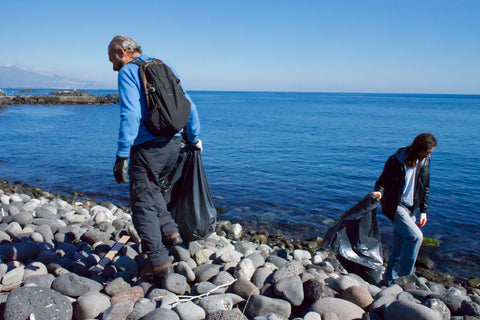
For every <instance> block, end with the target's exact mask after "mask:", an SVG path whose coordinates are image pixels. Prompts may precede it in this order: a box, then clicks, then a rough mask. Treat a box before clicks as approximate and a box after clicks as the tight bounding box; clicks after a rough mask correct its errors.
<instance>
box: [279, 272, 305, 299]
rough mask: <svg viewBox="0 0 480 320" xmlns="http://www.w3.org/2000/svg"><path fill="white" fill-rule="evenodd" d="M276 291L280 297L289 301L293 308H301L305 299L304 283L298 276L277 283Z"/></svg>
mask: <svg viewBox="0 0 480 320" xmlns="http://www.w3.org/2000/svg"><path fill="white" fill-rule="evenodd" d="M274 291H275V294H276V295H277V296H278V297H280V298H283V299H285V300H287V301H288V302H290V303H291V304H292V305H293V306H297V307H298V306H300V305H301V304H302V302H303V299H304V293H303V283H302V280H301V279H300V277H299V276H297V275H295V276H292V277H289V278H284V279H281V280H279V281H277V282H275V284H274Z"/></svg>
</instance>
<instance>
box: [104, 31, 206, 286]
mask: <svg viewBox="0 0 480 320" xmlns="http://www.w3.org/2000/svg"><path fill="white" fill-rule="evenodd" d="M108 56H109V59H110V61H111V62H112V64H113V70H114V71H117V72H118V93H119V100H120V130H119V136H118V149H117V160H116V162H115V166H114V170H113V171H114V176H115V180H116V181H117V183H122V182H123V183H127V182H130V183H129V187H130V201H131V208H132V220H133V224H134V226H135V229H136V230H137V232H138V234H139V236H140V238H141V239H142V251H143V252H144V253H146V254H147V255H148V263H147V265H146V267H145V268H143V269H142V271H141V272H140V277H142V278H143V279H147V280H150V279H159V278H161V277H163V276H164V275H165V274H166V273H168V272H171V270H172V263H171V261H170V258H169V256H168V250H167V248H166V246H172V245H175V244H179V243H181V242H182V239H181V237H180V235H179V233H178V229H177V225H176V224H175V222H174V221H173V219H172V217H171V216H170V213H169V212H168V210H167V204H166V202H165V198H164V196H163V193H162V192H163V191H164V190H165V188H167V186H166V184H165V183H166V178H167V176H168V174H169V173H170V172H171V171H172V169H173V168H174V166H175V163H176V161H177V158H178V155H179V152H180V142H181V137H180V133H177V134H176V135H175V136H173V137H158V136H155V135H153V134H152V133H150V132H149V131H148V129H147V128H146V127H145V124H144V123H143V120H144V119H145V116H146V110H147V103H146V98H145V92H144V90H143V89H142V83H141V80H140V76H139V66H138V65H136V64H134V63H130V62H132V61H133V60H140V61H146V60H147V59H149V58H151V56H147V55H144V54H142V49H141V47H140V46H139V45H138V44H137V43H136V42H135V41H134V40H132V39H130V38H128V37H125V36H116V37H115V38H113V40H112V41H111V42H110V44H109V46H108ZM177 77H178V76H177ZM184 91H185V90H184ZM185 95H186V97H187V99H188V100H189V101H190V104H191V111H190V118H189V120H188V123H187V125H186V127H185V129H184V130H185V131H186V132H184V133H183V137H184V138H186V140H188V141H187V143H190V144H192V145H194V146H196V147H197V148H198V149H200V150H201V149H202V146H201V141H200V140H199V138H198V135H199V132H200V121H199V118H198V113H197V108H196V106H195V104H194V103H193V101H192V100H191V98H190V97H189V96H188V94H187V93H186V92H185ZM128 159H130V161H129V163H128ZM127 168H128V176H129V178H130V181H129V180H128V178H127Z"/></svg>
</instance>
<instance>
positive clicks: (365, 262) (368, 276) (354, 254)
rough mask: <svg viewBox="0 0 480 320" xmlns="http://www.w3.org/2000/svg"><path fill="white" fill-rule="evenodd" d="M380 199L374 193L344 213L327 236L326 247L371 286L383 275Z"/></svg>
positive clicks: (350, 270) (325, 238) (325, 239)
mask: <svg viewBox="0 0 480 320" xmlns="http://www.w3.org/2000/svg"><path fill="white" fill-rule="evenodd" d="M378 202H379V201H378V200H377V199H376V198H375V197H373V196H372V195H371V194H369V195H367V196H366V197H365V198H363V199H362V200H361V201H360V202H359V203H357V204H356V205H354V206H353V207H351V208H350V209H348V210H347V211H345V212H344V213H343V214H342V216H341V217H340V218H339V219H338V220H337V221H336V222H335V224H334V225H333V226H332V227H330V228H329V229H328V230H327V232H326V233H325V237H324V239H323V247H325V248H328V249H330V250H332V251H333V252H335V253H336V254H337V258H338V260H339V261H340V263H341V264H342V265H343V267H344V268H345V269H347V271H348V272H353V273H355V274H357V275H359V276H361V277H362V278H363V279H365V280H367V281H368V282H370V283H378V282H379V281H380V279H381V277H382V273H383V270H384V268H383V251H382V241H381V237H380V232H379V230H378V224H377V217H376V212H377V207H378Z"/></svg>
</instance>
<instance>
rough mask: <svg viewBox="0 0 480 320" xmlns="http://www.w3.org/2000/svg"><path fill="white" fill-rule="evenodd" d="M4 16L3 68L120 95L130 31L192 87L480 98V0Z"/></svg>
mask: <svg viewBox="0 0 480 320" xmlns="http://www.w3.org/2000/svg"><path fill="white" fill-rule="evenodd" d="M134 2H135V3H136V4H134ZM141 4H145V6H141ZM0 12H1V16H2V21H1V24H0V38H1V40H2V46H1V49H0V65H2V66H5V65H15V66H18V67H20V68H22V69H25V70H34V71H40V72H43V73H49V74H58V75H63V76H69V77H73V78H77V79H82V80H86V79H91V80H99V81H102V82H105V83H107V86H108V87H110V88H112V89H115V88H116V73H114V72H113V71H112V68H111V64H110V62H109V61H108V58H107V45H108V43H109V42H110V40H111V39H112V38H113V37H114V36H115V35H117V34H123V35H127V36H130V37H132V38H133V39H135V40H136V41H137V42H138V43H139V44H140V45H141V46H142V48H143V49H144V52H145V53H148V54H150V55H153V56H156V57H158V58H162V59H164V60H166V61H168V62H169V63H170V64H172V65H173V66H174V67H175V69H176V70H177V72H178V73H179V74H180V76H181V79H182V82H183V83H184V86H185V87H186V88H187V90H238V91H245V90H255V91H315V92H400V93H467V94H468V93H473V94H480V1H479V0H451V1H445V0H398V1H393V0H376V1H373V0H362V1H361V0H350V1H342V0H331V1H323V0H310V1H306V0H296V1H292V0H290V1H284V0H241V1H229V0H202V1H200V0H183V1H178V0H175V1H174V0H172V1H123V0H116V1H110V0H105V1H103V0H96V1H92V0H83V1H69V0H61V1H50V0H45V1H38V0H2V2H1V5H0Z"/></svg>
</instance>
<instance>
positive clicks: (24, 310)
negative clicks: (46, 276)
mask: <svg viewBox="0 0 480 320" xmlns="http://www.w3.org/2000/svg"><path fill="white" fill-rule="evenodd" d="M31 314H34V315H35V317H36V319H56V320H71V319H72V317H73V308H72V303H71V301H70V300H69V299H68V298H67V297H65V296H63V295H61V294H60V293H58V292H56V291H55V290H52V289H50V288H39V287H21V288H17V289H14V290H12V291H11V292H10V294H9V295H8V298H7V301H6V303H5V310H4V312H3V319H5V320H18V319H29V317H30V315H31Z"/></svg>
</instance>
